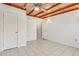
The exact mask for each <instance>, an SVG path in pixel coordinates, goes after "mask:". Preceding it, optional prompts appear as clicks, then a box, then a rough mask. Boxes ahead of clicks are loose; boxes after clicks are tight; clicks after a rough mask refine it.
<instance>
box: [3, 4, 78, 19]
mask: <svg viewBox="0 0 79 59" xmlns="http://www.w3.org/2000/svg"><path fill="white" fill-rule="evenodd" d="M3 4H6V5H9V6H12V7H16V8H20V9H22V10H25V11H27V12H26V14H27V15H29V16H33V17H37V18H41V19H45V18H48V17H52V16H56V15H60V14H64V13H67V12H70V11H74V10H78V9H79V3H44V4H42V5H41V7H43V8H44V9H45V10H46V11H43V10H41V9H40V10H39V11H35V6H34V3H3Z"/></svg>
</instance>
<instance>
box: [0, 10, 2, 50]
mask: <svg viewBox="0 0 79 59" xmlns="http://www.w3.org/2000/svg"><path fill="white" fill-rule="evenodd" d="M2 50H3V12H2V11H0V51H2Z"/></svg>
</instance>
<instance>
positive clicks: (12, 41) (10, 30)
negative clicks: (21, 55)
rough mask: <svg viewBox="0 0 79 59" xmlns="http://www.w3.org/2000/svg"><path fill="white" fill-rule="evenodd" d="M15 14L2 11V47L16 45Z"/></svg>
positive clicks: (8, 47) (6, 47) (13, 46)
mask: <svg viewBox="0 0 79 59" xmlns="http://www.w3.org/2000/svg"><path fill="white" fill-rule="evenodd" d="M17 33H18V32H17V15H16V14H14V13H10V12H4V49H10V48H15V47H17Z"/></svg>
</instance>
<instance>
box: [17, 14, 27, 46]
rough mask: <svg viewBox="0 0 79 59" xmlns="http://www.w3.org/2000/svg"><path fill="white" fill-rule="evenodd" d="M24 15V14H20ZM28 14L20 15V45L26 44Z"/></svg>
mask: <svg viewBox="0 0 79 59" xmlns="http://www.w3.org/2000/svg"><path fill="white" fill-rule="evenodd" d="M18 16H22V15H18ZM25 17H26V16H22V17H18V47H21V46H26V40H27V25H26V24H27V23H26V22H27V20H26V18H25Z"/></svg>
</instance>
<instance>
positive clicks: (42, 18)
mask: <svg viewBox="0 0 79 59" xmlns="http://www.w3.org/2000/svg"><path fill="white" fill-rule="evenodd" d="M78 9H79V8H74V9H70V10H66V11H63V12H60V13H57V14H53V15H50V16H47V17H42V19H44V18H48V17H52V16H56V15H60V14H64V13H68V12H71V11H74V10H78Z"/></svg>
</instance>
